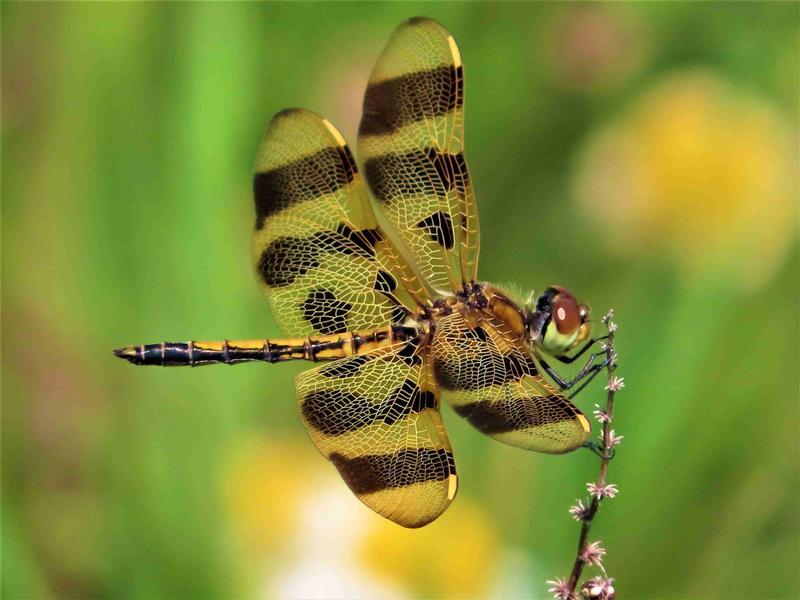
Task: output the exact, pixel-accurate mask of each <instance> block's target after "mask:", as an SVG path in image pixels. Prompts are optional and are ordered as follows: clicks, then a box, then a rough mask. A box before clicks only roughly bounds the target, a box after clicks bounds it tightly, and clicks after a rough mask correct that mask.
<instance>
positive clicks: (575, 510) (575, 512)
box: [569, 500, 589, 521]
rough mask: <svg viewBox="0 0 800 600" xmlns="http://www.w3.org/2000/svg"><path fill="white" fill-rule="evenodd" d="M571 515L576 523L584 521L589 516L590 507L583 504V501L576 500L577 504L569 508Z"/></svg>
mask: <svg viewBox="0 0 800 600" xmlns="http://www.w3.org/2000/svg"><path fill="white" fill-rule="evenodd" d="M569 514H571V515H572V518H573V519H575V520H576V521H583V520H584V519H585V518H586V515H587V514H589V507H588V506H586V505H585V504H584V503H583V500H576V501H575V504H573V505H572V506H570V507H569Z"/></svg>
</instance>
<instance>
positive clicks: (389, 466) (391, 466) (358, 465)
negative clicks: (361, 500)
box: [330, 448, 455, 494]
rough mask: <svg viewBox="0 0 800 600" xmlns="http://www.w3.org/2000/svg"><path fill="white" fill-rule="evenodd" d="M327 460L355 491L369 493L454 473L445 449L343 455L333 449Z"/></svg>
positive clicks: (448, 452) (441, 479)
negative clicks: (347, 456) (353, 456)
mask: <svg viewBox="0 0 800 600" xmlns="http://www.w3.org/2000/svg"><path fill="white" fill-rule="evenodd" d="M330 460H331V462H333V464H334V465H336V468H337V469H339V473H340V474H341V476H342V479H344V480H345V482H346V483H347V485H348V486H349V487H350V489H351V490H353V492H355V493H356V494H370V493H372V492H379V491H381V490H385V489H389V488H402V487H406V486H409V485H413V484H415V483H424V482H426V481H444V480H445V479H447V478H448V477H449V476H450V475H451V474H453V473H455V461H454V460H453V454H452V452H450V451H449V450H445V449H444V448H439V449H436V450H434V449H431V448H417V449H407V450H400V451H399V452H395V453H394V454H378V455H367V456H358V457H356V458H346V457H345V456H342V455H341V454H339V453H336V452H334V453H333V454H331V455H330Z"/></svg>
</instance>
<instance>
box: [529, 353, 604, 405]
mask: <svg viewBox="0 0 800 600" xmlns="http://www.w3.org/2000/svg"><path fill="white" fill-rule="evenodd" d="M598 356H605V358H604V359H603V360H602V361H601V362H599V363H595V362H594V361H595V359H596V358H597V357H598ZM537 358H538V359H539V364H540V365H541V366H542V368H543V369H544V371H545V373H547V374H548V375H549V376H550V377H551V378H552V380H553V381H555V382H556V384H557V385H558V386H559V387H560V388H561V389H562V390H569V389H572V388H573V387H574V386H575V385H576V384H578V383H581V382H582V383H583V385H581V386H580V387H579V388H578V389H577V390H576V391H575V393H574V394H573V396H574V395H575V394H577V393H578V392H580V391H581V390H582V389H583V388H584V387H586V385H588V384H589V382H590V381H591V380H592V379H594V378H595V376H597V374H598V373H599V372H600V371H602V370H603V369H605V368H606V367H607V366H608V362H609V361H608V356H606V351H605V350H603V351H601V352H594V353H592V355H591V356H590V357H589V360H587V361H586V364H585V365H584V366H583V368H582V369H581V370H580V371H578V374H577V375H576V376H575V377H574V378H573V379H572V380H570V381H567V380H566V379H564V378H562V377H561V376H560V375H559V374H558V373H556V372H555V370H554V369H553V368H552V367H551V366H550V365H548V364H547V362H546V361H545V360H544V359H543V358H542V357H541V356H539V357H537Z"/></svg>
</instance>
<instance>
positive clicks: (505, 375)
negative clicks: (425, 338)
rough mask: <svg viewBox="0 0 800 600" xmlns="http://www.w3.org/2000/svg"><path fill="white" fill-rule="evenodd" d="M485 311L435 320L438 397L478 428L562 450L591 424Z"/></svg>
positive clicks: (581, 438) (510, 440)
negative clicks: (472, 317) (473, 317)
mask: <svg viewBox="0 0 800 600" xmlns="http://www.w3.org/2000/svg"><path fill="white" fill-rule="evenodd" d="M505 329H506V328H505V326H504V325H503V324H502V323H501V322H499V321H497V320H496V319H492V318H491V317H488V316H483V317H480V318H477V319H476V320H475V322H474V323H469V322H468V321H467V320H466V319H465V318H464V316H463V315H462V314H460V313H453V314H451V315H448V316H447V317H444V318H443V319H441V320H440V321H439V322H437V326H436V333H435V335H434V338H433V345H432V348H431V355H432V358H433V365H434V371H435V374H436V380H437V382H438V384H439V386H440V388H441V390H442V397H443V398H444V400H445V401H446V402H448V403H449V404H450V405H451V406H452V407H453V409H454V410H455V411H456V412H457V413H458V414H459V415H461V416H462V417H464V418H465V419H467V420H468V421H469V422H470V423H471V424H472V425H473V426H474V427H475V428H477V429H478V430H479V431H481V432H483V433H485V434H487V435H489V436H491V437H493V438H495V439H497V440H499V441H501V442H504V443H506V444H509V445H511V446H518V447H521V448H525V449H527V450H535V451H538V452H547V453H551V454H561V453H564V452H569V451H571V450H574V449H575V448H578V447H580V446H581V445H582V444H583V443H584V442H585V441H586V439H587V438H588V436H589V431H590V425H589V421H588V420H587V419H586V417H585V416H584V415H583V413H582V412H581V411H580V410H579V409H578V408H577V407H575V406H574V405H573V404H572V403H571V402H570V401H569V400H567V398H566V397H564V395H563V394H561V393H559V392H558V391H556V390H555V389H554V388H553V387H552V386H551V385H550V384H549V383H548V382H547V381H546V380H545V379H544V378H542V377H541V376H540V375H539V373H538V371H537V368H536V364H535V363H534V361H533V358H532V357H531V354H530V352H528V350H527V349H526V348H525V347H524V346H523V345H522V344H520V343H519V342H518V341H516V339H515V338H514V336H513V335H511V334H510V332H509V331H506V330H505Z"/></svg>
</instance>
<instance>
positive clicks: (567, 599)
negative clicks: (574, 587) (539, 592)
mask: <svg viewBox="0 0 800 600" xmlns="http://www.w3.org/2000/svg"><path fill="white" fill-rule="evenodd" d="M547 584H548V585H549V586H550V587H549V588H548V589H547V591H548V592H550V593H551V594H553V598H556V599H557V600H577V595H576V594H574V593H570V591H569V586H568V585H567V582H566V581H564V580H563V579H561V578H560V577H557V578H556V579H548V580H547Z"/></svg>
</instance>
